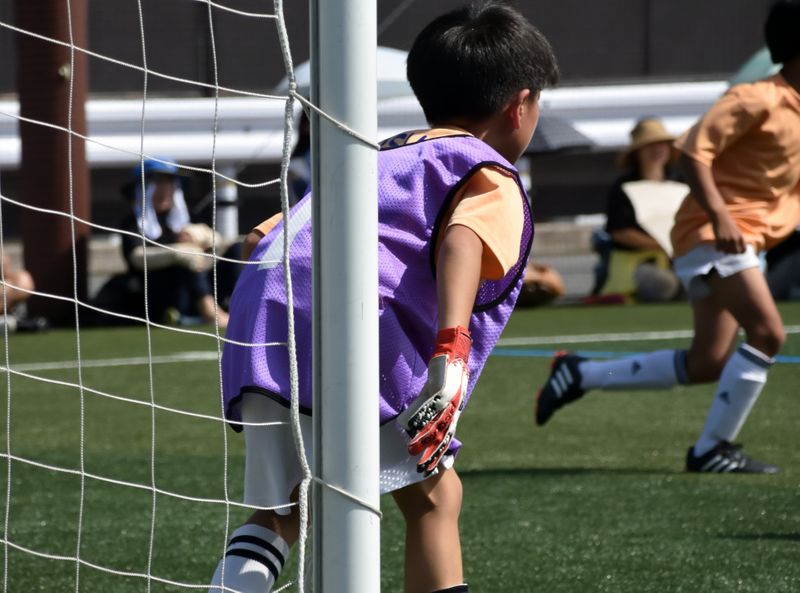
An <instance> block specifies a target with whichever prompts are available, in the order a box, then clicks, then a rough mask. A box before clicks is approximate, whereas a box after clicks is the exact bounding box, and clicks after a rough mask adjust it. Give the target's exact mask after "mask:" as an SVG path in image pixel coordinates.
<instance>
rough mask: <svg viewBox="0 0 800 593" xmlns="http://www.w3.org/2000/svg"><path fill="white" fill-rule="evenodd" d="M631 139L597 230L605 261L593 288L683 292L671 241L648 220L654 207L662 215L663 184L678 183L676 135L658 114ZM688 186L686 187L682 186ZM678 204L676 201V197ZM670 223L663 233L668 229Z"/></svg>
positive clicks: (600, 291) (662, 297) (603, 292)
mask: <svg viewBox="0 0 800 593" xmlns="http://www.w3.org/2000/svg"><path fill="white" fill-rule="evenodd" d="M630 137H631V142H630V144H629V145H628V146H627V147H626V148H625V150H624V151H622V153H620V155H619V158H618V159H617V163H618V165H619V166H620V167H621V168H623V172H622V173H621V174H620V175H619V176H618V177H617V179H616V180H615V181H614V183H613V185H612V186H611V188H610V189H609V191H608V194H607V196H606V226H605V229H604V231H605V232H604V233H603V232H600V233H596V237H595V243H596V244H598V245H600V247H601V248H600V249H598V251H599V252H600V255H601V263H600V265H599V267H598V270H597V272H598V274H597V279H596V285H595V289H594V291H593V294H594V295H595V296H600V297H603V298H607V297H608V296H612V295H613V296H617V297H621V298H624V299H626V300H628V299H633V300H636V301H640V302H658V301H669V300H672V299H674V298H676V297H677V296H678V295H679V294H680V292H681V289H680V283H679V281H678V279H677V277H676V276H675V274H673V272H672V270H671V269H670V261H669V253H668V252H669V246H668V245H665V244H664V243H668V241H665V240H664V239H663V238H662V239H661V240H659V236H658V235H659V233H657V232H655V230H654V229H653V228H651V226H650V225H649V224H648V222H649V219H650V218H652V217H651V216H650V211H651V210H653V209H654V208H658V209H659V211H658V212H657V216H656V217H655V218H656V220H662V219H663V220H667V219H669V220H671V216H663V215H662V213H661V211H660V210H661V209H662V207H663V206H665V204H662V203H661V202H662V201H663V199H662V198H661V197H660V196H662V195H663V193H662V190H664V189H665V188H670V189H672V188H675V187H678V185H677V184H678V182H680V177H679V173H678V171H677V169H676V168H675V166H674V161H675V155H676V152H675V150H674V149H673V147H672V143H673V141H674V140H675V136H673V135H672V134H670V133H669V132H668V131H667V130H666V128H665V127H664V124H662V123H661V121H660V120H659V119H657V118H654V117H648V118H645V119H641V120H639V121H638V122H637V123H636V125H635V126H634V127H633V129H632V130H631V132H630ZM683 191H684V192H686V191H688V188H684V189H683ZM676 207H677V203H676ZM667 232H668V229H666V230H665V231H664V232H663V233H661V234H662V235H666V233H667Z"/></svg>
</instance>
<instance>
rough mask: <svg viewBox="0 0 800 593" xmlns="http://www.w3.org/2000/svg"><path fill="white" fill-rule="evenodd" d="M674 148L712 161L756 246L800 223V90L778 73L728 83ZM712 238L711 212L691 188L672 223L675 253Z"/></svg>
mask: <svg viewBox="0 0 800 593" xmlns="http://www.w3.org/2000/svg"><path fill="white" fill-rule="evenodd" d="M675 146H676V147H677V148H678V149H679V150H681V151H683V152H684V153H685V154H686V155H687V156H689V157H691V158H693V159H695V160H697V161H699V162H700V163H702V164H704V165H707V166H709V167H711V171H712V174H713V176H714V182H715V183H716V185H717V188H718V189H719V191H720V193H721V194H722V197H723V198H724V200H725V204H726V207H727V209H728V212H730V214H731V217H732V218H733V220H734V222H735V223H736V226H737V227H738V228H739V230H740V231H741V233H742V234H743V235H744V238H745V241H747V243H749V244H752V245H753V246H754V247H755V249H756V251H760V250H762V249H769V248H770V247H772V246H774V245H775V244H777V243H779V242H780V241H781V240H782V239H784V238H785V237H786V236H788V235H789V234H790V233H791V232H792V231H793V230H794V229H795V228H796V227H797V225H798V223H800V94H799V93H798V92H797V91H796V90H795V89H794V88H792V87H791V86H789V84H787V82H786V80H785V79H784V78H783V76H781V75H780V74H776V75H775V76H772V77H770V78H767V79H765V80H761V81H758V82H754V83H751V84H741V85H737V86H735V87H732V88H731V89H729V90H728V92H726V93H725V94H724V95H723V96H722V97H720V99H719V100H718V101H717V102H716V103H715V104H714V105H712V106H711V108H710V109H709V110H708V112H707V113H706V114H705V115H704V116H703V117H702V118H701V119H700V121H698V122H697V123H696V124H695V125H694V127H692V128H691V129H690V130H689V131H688V132H686V133H685V134H683V135H682V136H681V137H680V138H678V140H676V142H675ZM713 241H714V232H713V229H712V228H711V223H710V222H709V219H708V215H707V214H706V212H705V211H704V210H703V209H702V208H701V207H700V204H699V203H698V202H697V200H695V199H694V197H693V196H692V194H689V195H688V196H687V197H686V199H685V200H684V201H683V204H681V207H680V209H679V210H678V212H677V213H676V215H675V225H674V226H673V228H672V244H673V247H674V252H675V255H676V256H679V255H682V254H684V253H686V252H687V251H689V250H690V249H693V248H694V247H696V246H697V245H699V244H700V243H703V242H713Z"/></svg>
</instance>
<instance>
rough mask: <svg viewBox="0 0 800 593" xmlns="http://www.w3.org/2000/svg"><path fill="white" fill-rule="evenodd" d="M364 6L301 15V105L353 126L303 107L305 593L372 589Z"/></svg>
mask: <svg viewBox="0 0 800 593" xmlns="http://www.w3.org/2000/svg"><path fill="white" fill-rule="evenodd" d="M375 4H376V3H375V2H374V1H372V0H312V2H311V11H310V19H311V83H312V84H311V101H312V103H314V104H315V105H317V106H318V107H319V109H320V111H321V112H323V113H324V114H326V115H328V116H330V117H331V118H335V120H336V122H337V123H339V124H343V125H344V126H346V127H347V128H348V129H349V130H352V131H353V132H355V133H356V134H352V133H348V131H346V130H344V129H342V127H340V126H338V125H335V123H334V122H332V121H331V120H330V119H328V118H327V117H323V116H322V115H320V114H319V113H317V112H316V111H312V117H311V126H312V127H311V129H312V170H313V173H312V187H313V191H314V209H313V220H314V233H315V236H314V252H315V253H314V258H315V264H314V269H315V277H314V298H315V313H314V316H315V317H314V321H315V323H314V328H315V332H316V333H315V336H314V361H315V362H314V398H315V414H314V463H315V467H314V474H315V476H317V478H318V481H317V482H315V484H314V495H313V505H312V507H313V532H312V533H313V541H314V590H315V591H325V592H329V593H373V592H376V591H380V517H379V514H378V513H377V512H376V511H377V509H378V508H379V500H378V499H379V479H378V476H379V463H378V461H379V455H378V453H379V449H380V447H379V442H378V397H377V394H378V387H379V385H378V255H377V254H378V203H377V155H376V146H375V145H374V143H373V142H369V141H365V139H369V140H372V139H374V138H375V137H376V134H377V93H376V92H377V73H376V53H377V33H376V30H377V24H376V23H377V12H376V10H377V9H376V6H375ZM328 484H330V485H334V486H336V487H337V490H333V489H331V488H329V487H328V486H327V485H328ZM338 489H342V490H344V491H346V492H347V493H348V494H349V495H350V496H345V495H343V493H342V492H340V491H338Z"/></svg>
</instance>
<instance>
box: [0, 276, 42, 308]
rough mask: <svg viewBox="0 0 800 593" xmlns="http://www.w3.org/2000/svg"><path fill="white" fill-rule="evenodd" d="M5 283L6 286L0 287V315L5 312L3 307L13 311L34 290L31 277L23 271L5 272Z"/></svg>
mask: <svg viewBox="0 0 800 593" xmlns="http://www.w3.org/2000/svg"><path fill="white" fill-rule="evenodd" d="M5 281H6V282H7V283H8V284H7V285H3V286H0V291H2V292H0V315H1V314H3V313H4V312H5V311H4V309H3V306H4V305H6V306H7V307H8V310H9V311H11V310H13V309H14V307H16V306H17V305H18V304H20V303H22V302H23V301H26V300H28V298H29V297H30V296H31V295H30V292H29V291H31V290H34V283H33V277H31V275H30V274H29V273H28V272H27V271H25V270H17V271H15V272H10V271H8V270H5ZM9 285H10V286H9ZM3 292H4V293H5V295H3Z"/></svg>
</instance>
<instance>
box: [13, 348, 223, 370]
mask: <svg viewBox="0 0 800 593" xmlns="http://www.w3.org/2000/svg"><path fill="white" fill-rule="evenodd" d="M209 360H217V352H216V351H215V350H198V351H188V352H176V353H175V354H166V355H163V356H153V357H151V358H148V357H147V356H134V357H130V358H98V359H88V360H87V359H83V360H81V367H82V368H85V369H86V368H98V367H101V368H104V367H121V366H136V365H143V364H148V363H152V364H170V363H175V362H202V361H209ZM75 368H78V363H77V361H74V360H63V361H55V362H33V363H29V364H12V365H11V369H12V370H15V371H24V372H31V371H57V370H64V369H75ZM7 370H8V369H7V368H6V367H5V366H2V367H0V372H5V371H7Z"/></svg>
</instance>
